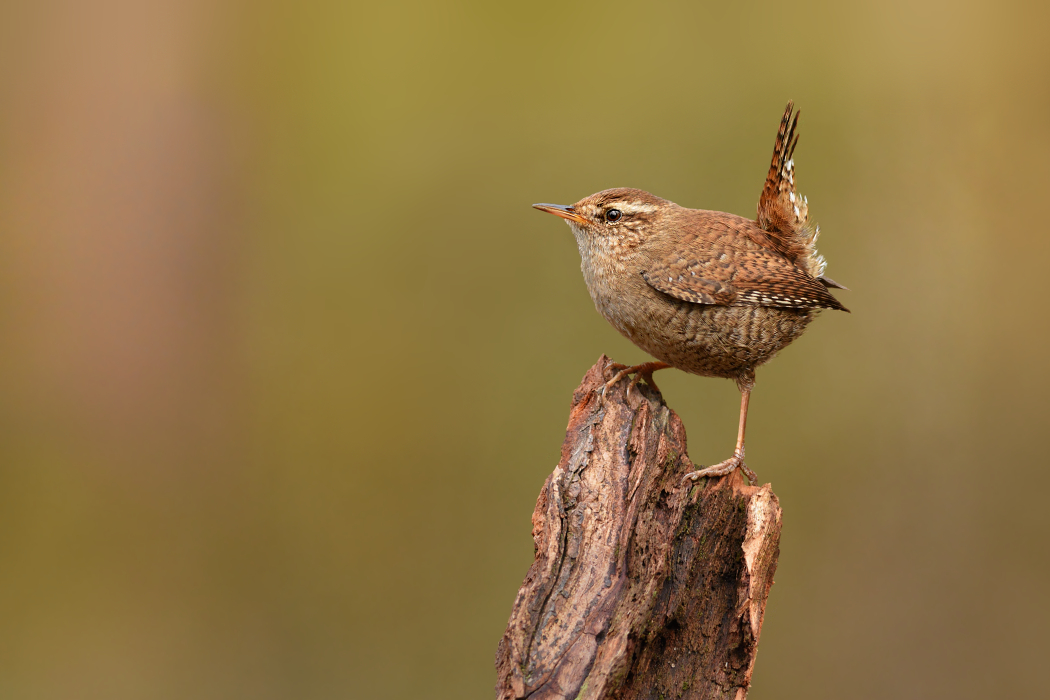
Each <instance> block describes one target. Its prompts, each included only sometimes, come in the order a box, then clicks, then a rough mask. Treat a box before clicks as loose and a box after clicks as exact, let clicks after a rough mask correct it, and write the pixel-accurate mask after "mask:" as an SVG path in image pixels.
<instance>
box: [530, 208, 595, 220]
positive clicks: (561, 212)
mask: <svg viewBox="0 0 1050 700" xmlns="http://www.w3.org/2000/svg"><path fill="white" fill-rule="evenodd" d="M532 208H533V209H539V210H540V211H545V212H547V213H548V214H554V215H555V216H560V217H561V218H563V219H568V220H569V221H575V222H576V223H578V224H587V223H588V221H587V219H585V218H583V217H582V216H580V215H579V214H577V213H576V210H575V209H573V208H572V207H567V206H564V205H562V204H533V205H532Z"/></svg>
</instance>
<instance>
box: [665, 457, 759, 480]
mask: <svg viewBox="0 0 1050 700" xmlns="http://www.w3.org/2000/svg"><path fill="white" fill-rule="evenodd" d="M734 469H739V470H740V471H741V472H743V474H744V476H746V477H747V480H748V481H749V482H751V484H752V485H754V484H757V483H758V475H757V474H755V473H754V472H753V471H751V469H750V468H749V467H748V466H747V465H746V464H744V454H743V452H738V453H735V454H733V456H732V457H730V458H729V459H727V460H726V461H724V462H719V463H718V464H715V465H714V466H710V467H707V468H706V469H698V470H697V471H695V472H689V473H688V474H686V475H685V476H683V477H682V482H683V483H684V482H685V481H686V480H687V479H688V480H690V481H696V480H697V479H700V478H702V477H710V476H725V475H726V474H731V473H732V472H733V470H734Z"/></svg>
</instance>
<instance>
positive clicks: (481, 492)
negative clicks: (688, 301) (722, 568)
mask: <svg viewBox="0 0 1050 700" xmlns="http://www.w3.org/2000/svg"><path fill="white" fill-rule="evenodd" d="M1047 7H1048V6H1047V5H1046V4H1045V3H1035V2H1033V3H1016V2H994V3H993V2H929V1H927V2H911V1H909V2H902V1H897V0H890V1H887V2H879V3H863V4H862V3H855V4H851V3H835V2H798V3H793V4H791V5H784V4H783V3H772V2H766V3H735V4H727V3H692V2H656V3H651V4H639V3H633V2H605V3H598V2H584V3H562V2H533V3H528V4H516V5H515V4H498V3H482V2H449V3H423V2H392V3H364V2H355V1H353V0H351V1H350V2H346V1H343V2H322V1H317V0H305V1H303V2H298V3H291V2H285V3H279V2H272V1H267V0H261V1H258V2H252V3H248V2H243V0H209V1H208V2H204V1H203V0H153V1H145V2H144V1H133V0H95V1H92V2H76V1H74V0H38V1H36V2H7V3H3V4H2V5H0V338H2V341H0V696H2V697H4V698H16V699H21V698H34V699H36V698H41V699H51V698H54V699H65V698H107V699H118V700H119V699H123V698H127V699H129V700H130V699H139V698H157V699H166V698H172V699H175V698H204V699H207V698H241V697H243V698H262V699H268V698H274V699H277V698H297V699H298V698H318V699H320V698H375V699H386V698H391V699H394V698H419V697H426V698H468V697H490V696H491V692H492V690H491V689H492V686H493V683H494V672H493V656H494V652H495V649H496V643H497V641H498V639H499V637H500V635H501V633H502V630H503V627H504V624H505V622H506V619H507V616H508V614H509V611H510V607H511V604H512V602H513V599H514V595H515V593H516V591H517V587H518V585H519V583H520V581H521V579H522V577H523V576H524V574H525V571H526V569H527V567H528V566H529V563H530V562H531V558H532V543H531V539H530V534H529V532H530V521H529V518H530V515H531V512H532V508H533V505H534V502H535V498H536V495H537V493H538V491H539V489H540V486H541V484H542V483H543V480H544V478H545V476H546V475H547V474H548V473H549V472H550V470H551V469H552V468H553V466H554V464H555V462H556V461H557V458H558V450H559V445H560V442H561V439H562V437H563V431H564V427H565V422H566V419H567V410H568V407H569V401H570V398H571V393H572V390H573V388H574V387H575V386H576V384H577V382H578V381H579V379H580V378H581V376H582V375H583V374H584V372H585V371H586V370H587V368H588V367H590V365H591V364H592V363H593V362H594V361H595V360H596V359H597V358H598V356H599V355H600V354H602V353H608V354H610V355H611V356H613V357H614V358H615V359H617V360H620V361H624V362H636V361H642V360H644V359H645V356H644V355H643V354H642V353H641V352H640V351H639V350H637V349H635V348H633V347H632V346H631V345H630V344H629V343H628V342H627V341H625V340H623V339H622V338H620V337H619V336H618V335H617V334H616V333H615V332H614V331H613V330H612V329H611V328H610V327H608V326H607V325H606V324H605V322H604V321H603V320H602V319H601V318H600V317H599V316H598V314H597V313H596V312H595V311H594V309H593V307H592V305H591V302H590V300H589V298H588V296H587V293H586V291H585V288H584V285H583V281H582V279H581V276H580V273H579V261H578V256H577V252H576V249H575V245H574V243H573V241H572V238H571V236H570V233H569V230H568V228H567V227H566V226H564V225H563V224H562V223H561V222H559V221H558V220H556V219H554V218H553V217H549V216H546V215H544V214H541V213H539V212H536V211H534V210H532V209H530V208H529V205H530V204H531V203H533V202H537V201H551V202H560V203H571V202H573V201H575V200H577V199H579V198H581V197H583V196H585V195H587V194H590V193H592V192H594V191H597V190H600V189H604V188H607V187H613V186H635V187H640V188H644V189H648V190H650V191H653V192H655V193H657V194H660V195H661V196H664V197H667V198H669V199H672V200H674V201H677V202H679V203H680V204H683V205H686V206H694V207H701V208H710V209H721V210H727V211H731V212H735V213H739V214H744V215H753V214H754V210H755V204H756V202H757V197H758V194H759V191H760V189H761V185H762V182H763V178H764V176H765V172H766V169H767V168H768V164H769V157H770V154H771V149H772V146H773V138H774V134H775V131H776V128H777V124H778V121H779V118H780V114H781V112H782V110H783V107H784V104H785V102H786V101H787V100H788V99H789V98H793V99H795V100H796V103H797V105H798V106H799V107H801V109H802V112H803V116H802V120H801V133H802V137H801V141H800V145H799V148H798V151H797V153H796V159H795V160H796V164H797V173H798V182H799V186H800V189H801V191H802V192H804V193H805V194H806V195H807V196H808V198H809V201H810V211H811V215H812V217H813V218H814V219H815V220H816V221H818V222H819V223H820V224H821V227H822V230H823V232H824V234H823V237H822V246H821V249H822V252H824V253H825V254H826V255H827V257H828V259H829V260H830V265H829V268H828V274H829V275H831V276H832V277H834V278H835V279H837V280H839V281H841V282H843V283H845V284H846V285H847V286H849V287H850V288H851V289H852V291H850V292H843V293H841V294H840V295H839V296H840V298H842V299H843V301H844V302H845V303H846V304H847V305H848V306H849V307H851V309H852V311H853V313H852V314H851V315H846V314H838V313H828V314H825V315H824V316H823V317H822V318H821V319H819V321H818V322H816V323H815V324H814V325H813V326H811V328H810V330H809V332H808V333H807V334H806V335H805V336H804V337H803V338H802V339H800V340H799V341H797V342H796V343H794V345H792V346H791V347H790V348H788V349H787V350H785V351H784V352H783V353H782V354H781V356H780V357H779V358H778V359H777V360H776V361H775V362H773V363H772V364H771V365H769V366H767V367H766V368H764V369H762V370H761V371H760V373H759V382H758V388H757V390H756V392H755V394H754V397H753V400H752V413H751V422H750V424H749V440H748V458H749V460H748V461H749V464H751V466H753V467H754V468H755V469H756V471H758V473H759V475H760V476H761V477H762V478H763V479H764V480H770V481H771V482H772V483H773V485H774V487H775V489H776V491H777V493H778V494H779V496H780V498H781V502H782V504H783V507H784V510H785V526H784V532H783V540H782V555H781V560H780V567H779V570H778V572H777V584H776V586H775V587H774V589H773V592H772V597H771V600H770V605H769V608H768V614H767V617H766V623H765V629H764V633H763V637H762V648H761V653H760V654H759V658H758V665H757V669H756V673H755V676H754V686H753V690H752V697H753V698H801V697H805V698H839V697H852V698H955V699H957V698H988V697H1038V696H1039V695H1040V694H1041V693H1042V692H1045V687H1044V682H1043V680H1042V679H1041V674H1040V669H1041V668H1042V667H1044V666H1045V664H1046V661H1047V659H1048V658H1050V642H1048V641H1047V636H1046V629H1047V628H1048V627H1050V612H1048V603H1047V600H1048V595H1050V584H1048V580H1050V551H1048V548H1050V547H1048V542H1050V537H1048V536H1050V525H1048V519H1047V506H1046V503H1045V500H1046V497H1045V494H1046V492H1047V488H1048V487H1050V469H1048V467H1050V464H1048V462H1050V460H1048V458H1047V448H1046V445H1045V438H1046V434H1047V429H1048V422H1050V421H1048V419H1050V411H1048V407H1047V392H1048V390H1050V373H1048V369H1047V361H1046V357H1047V348H1046V346H1047V342H1048V341H1050V324H1048V314H1047V312H1046V306H1045V302H1044V299H1045V297H1046V278H1047V270H1048V266H1050V236H1048V230H1047V228H1048V226H1047V217H1046V215H1045V207H1046V202H1047V192H1048V191H1050V168H1048V167H1047V163H1048V162H1050V41H1047V37H1046V28H1047V27H1048V26H1050V12H1048V9H1047ZM660 384H661V387H662V388H663V390H664V393H665V396H666V397H667V399H668V400H669V402H670V403H671V405H672V406H673V407H674V408H675V409H676V410H678V412H679V413H680V414H681V415H682V417H683V420H684V421H685V424H686V427H687V430H688V433H689V437H690V440H691V454H692V457H693V459H694V461H696V462H697V463H711V462H713V461H716V460H720V459H722V458H724V457H725V456H726V455H727V454H728V453H729V450H730V449H731V448H732V444H733V438H734V430H735V421H736V411H737V400H738V399H737V393H736V389H735V388H734V386H733V385H732V383H731V382H728V381H722V380H714V379H701V378H697V377H691V376H687V375H684V374H682V373H677V372H666V373H662V378H661V379H660Z"/></svg>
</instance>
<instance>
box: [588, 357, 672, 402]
mask: <svg viewBox="0 0 1050 700" xmlns="http://www.w3.org/2000/svg"><path fill="white" fill-rule="evenodd" d="M610 366H611V367H613V368H621V367H622V368H623V369H620V371H619V372H617V373H616V375H615V376H614V377H613V378H612V379H610V380H609V381H607V382H605V390H604V391H603V392H602V396H605V394H607V393H608V392H609V389H612V388H613V386H614V385H615V384H616V382H618V381H620V380H621V379H623V378H624V377H626V376H627V375H629V374H637V375H638V377H641V378H642V379H644V380H645V381H646V383H647V384H648V385H649V386H651V387H652V388H653V389H656V390H657V391H660V390H659V389H658V388H657V386H656V382H654V381H653V372H655V371H657V370H660V369H667V368H668V367H670V366H671V365H669V364H667V363H666V362H644V363H642V364H640V365H633V366H631V367H624V366H623V365H620V364H615V363H614V364H613V365H610ZM637 381H638V379H637V377H636V378H635V380H634V381H633V382H631V385H630V386H628V387H627V391H628V392H630V390H631V386H634V384H635V383H636V382H637Z"/></svg>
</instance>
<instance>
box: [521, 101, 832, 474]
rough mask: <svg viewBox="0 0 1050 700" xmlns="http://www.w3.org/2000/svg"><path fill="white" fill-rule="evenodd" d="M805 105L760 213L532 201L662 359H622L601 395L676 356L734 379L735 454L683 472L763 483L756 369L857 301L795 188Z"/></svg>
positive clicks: (629, 195)
mask: <svg viewBox="0 0 1050 700" xmlns="http://www.w3.org/2000/svg"><path fill="white" fill-rule="evenodd" d="M799 114H801V111H798V112H796V111H794V102H792V101H789V102H788V103H787V107H786V109H785V110H784V115H783V117H782V118H781V121H780V128H779V129H778V131H777V136H776V142H775V144H774V148H773V159H772V163H771V164H770V167H769V172H768V173H767V175H766V180H765V184H764V186H763V187H762V192H761V195H760V196H759V200H758V212H757V216H756V218H755V219H747V218H745V217H742V216H737V215H735V214H728V213H725V212H720V211H708V210H703V209H689V208H686V207H682V206H679V205H678V204H675V203H674V202H671V201H668V200H666V199H662V198H660V197H657V196H655V195H653V194H650V193H649V192H646V191H644V190H639V189H634V188H628V187H618V188H613V189H607V190H603V191H601V192H597V193H595V194H592V195H590V196H589V197H585V198H583V199H581V200H580V201H578V202H576V203H575V204H572V205H569V206H565V205H560V204H546V203H540V204H534V205H533V207H534V208H536V209H539V210H540V211H544V212H547V213H550V214H554V215H555V216H559V217H561V218H563V219H565V220H566V222H567V223H568V224H569V227H570V228H571V229H572V232H573V235H574V236H575V238H576V244H577V247H578V249H579V252H580V260H581V263H580V268H581V270H582V271H583V278H584V281H585V282H586V285H587V290H588V292H589V293H590V296H591V299H592V300H593V301H594V305H595V307H596V308H597V310H598V312H599V313H601V315H602V316H604V317H605V319H606V320H607V321H608V322H609V323H610V324H612V326H613V327H614V328H615V329H616V330H617V331H619V332H620V333H621V334H622V335H623V336H624V337H626V338H627V339H628V340H630V341H631V342H632V343H634V344H635V345H637V346H638V347H639V348H641V349H642V350H644V351H645V352H647V353H648V354H650V355H652V356H653V357H655V358H656V361H655V362H645V363H642V364H639V365H633V366H630V367H628V366H625V365H620V364H615V365H614V369H616V370H618V371H617V373H616V375H615V376H614V377H613V378H612V379H610V380H609V381H608V382H607V383H606V385H605V387H604V389H603V397H604V396H605V395H608V394H609V392H610V391H611V390H612V389H613V387H614V386H615V385H616V384H617V383H618V382H619V381H621V380H622V379H623V378H625V377H627V376H629V375H632V374H634V375H635V378H634V380H633V382H637V381H638V379H639V378H642V379H645V381H646V382H647V383H648V384H650V385H651V386H653V387H654V388H656V384H655V382H654V381H653V379H652V374H653V372H655V371H658V370H661V369H667V368H671V367H673V368H677V369H679V370H683V371H685V372H688V373H691V374H696V375H700V376H705V377H723V378H728V379H733V380H735V382H736V385H737V387H738V388H739V390H740V395H741V398H740V417H739V424H738V428H737V440H736V447H735V449H734V450H733V455H732V456H731V457H730V458H729V459H726V460H725V461H723V462H720V463H719V464H715V465H713V466H710V467H707V468H705V469H699V470H697V471H694V472H690V473H689V474H687V475H686V476H685V478H688V479H691V480H692V481H696V480H697V479H699V478H701V477H720V476H725V475H727V474H730V473H731V472H733V470H735V469H739V470H740V471H741V472H743V473H744V475H746V476H747V478H748V479H749V480H750V482H751V483H753V484H754V483H757V476H756V475H755V473H754V471H752V470H751V469H750V468H749V467H748V466H747V464H746V463H745V461H744V454H745V451H744V433H745V429H746V427H747V409H748V402H749V401H750V397H751V390H752V389H753V388H754V385H755V369H756V368H757V367H759V366H760V365H762V364H764V363H766V362H768V361H769V360H771V359H772V358H773V357H774V356H775V355H776V353H777V352H778V351H779V350H781V349H782V348H784V347H785V346H787V345H788V344H789V343H791V341H793V340H795V339H796V338H798V337H799V336H800V335H802V333H803V331H805V329H806V327H807V326H808V325H809V323H810V321H812V320H813V319H814V318H815V317H816V316H817V315H818V314H819V313H820V311H822V310H824V309H832V310H839V311H846V312H849V309H847V308H846V307H845V306H843V305H842V304H841V303H840V302H839V301H838V300H837V299H836V298H835V297H834V296H833V295H832V294H831V292H830V291H829V289H843V290H844V289H846V287H844V286H842V285H841V284H839V283H838V282H835V281H834V280H832V279H831V278H830V277H827V276H825V275H824V271H825V268H826V266H827V262H826V261H825V259H824V257H823V256H822V255H820V253H818V252H817V248H816V243H817V238H818V236H819V235H820V227H819V226H811V225H810V223H809V200H808V199H807V198H806V197H803V196H801V195H799V193H798V192H797V191H796V189H795V163H794V152H795V147H796V145H797V144H798V118H799ZM633 382H632V384H631V385H628V389H627V390H628V392H629V391H630V387H631V386H632V385H633ZM657 390H658V389H657Z"/></svg>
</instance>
